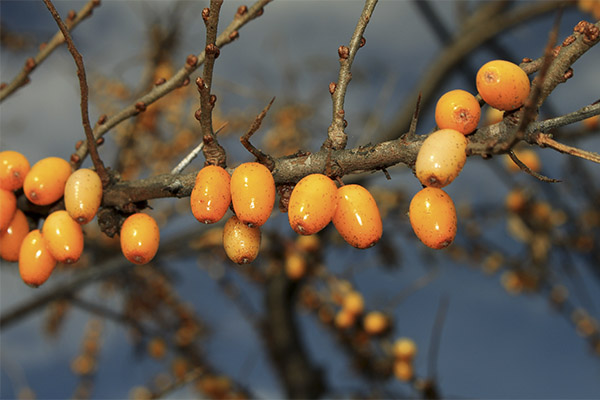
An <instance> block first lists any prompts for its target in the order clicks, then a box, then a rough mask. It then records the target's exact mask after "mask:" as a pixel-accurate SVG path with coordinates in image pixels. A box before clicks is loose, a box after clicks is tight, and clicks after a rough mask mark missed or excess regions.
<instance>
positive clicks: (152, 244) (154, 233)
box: [119, 213, 160, 264]
mask: <svg viewBox="0 0 600 400" xmlns="http://www.w3.org/2000/svg"><path fill="white" fill-rule="evenodd" d="M119 236H120V240H121V251H122V252H123V255H124V256H125V258H127V259H128V260H129V261H131V262H132V263H134V264H146V263H148V262H150V261H151V260H152V259H153V258H154V256H155V255H156V252H157V251H158V244H159V242H160V230H159V229H158V224H157V223H156V221H155V220H154V218H152V217H151V216H149V215H148V214H144V213H136V214H132V215H130V216H129V217H127V219H126V220H125V222H123V225H122V226H121V233H120V235H119Z"/></svg>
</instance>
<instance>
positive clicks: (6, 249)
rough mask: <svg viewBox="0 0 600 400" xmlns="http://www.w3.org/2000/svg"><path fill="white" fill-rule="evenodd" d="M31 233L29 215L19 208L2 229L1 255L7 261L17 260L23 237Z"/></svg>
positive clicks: (0, 232)
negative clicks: (26, 215)
mask: <svg viewBox="0 0 600 400" xmlns="http://www.w3.org/2000/svg"><path fill="white" fill-rule="evenodd" d="M28 233H29V223H28V222H27V217H25V214H23V212H22V211H21V210H19V209H18V208H17V210H16V212H15V215H14V217H13V219H12V221H10V223H9V224H8V227H7V228H6V229H5V230H3V231H0V256H2V258H3V259H5V260H6V261H17V260H18V259H19V249H20V248H21V243H23V239H24V238H25V236H27V234H28Z"/></svg>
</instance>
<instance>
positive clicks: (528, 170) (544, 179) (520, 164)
mask: <svg viewBox="0 0 600 400" xmlns="http://www.w3.org/2000/svg"><path fill="white" fill-rule="evenodd" d="M507 154H508V156H509V157H510V159H511V160H513V162H514V163H515V164H517V166H518V167H519V168H521V171H524V172H526V173H528V174H529V175H531V176H533V177H534V178H537V179H539V180H540V181H542V182H548V183H558V182H561V181H560V180H559V179H552V178H548V177H547V176H544V175H542V174H539V173H537V172H535V171H533V170H532V169H531V168H529V167H528V166H527V165H525V163H524V162H523V161H521V160H519V157H517V155H516V154H515V152H514V151H512V150H509V151H508V153H507Z"/></svg>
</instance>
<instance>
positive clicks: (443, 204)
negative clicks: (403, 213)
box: [409, 187, 456, 249]
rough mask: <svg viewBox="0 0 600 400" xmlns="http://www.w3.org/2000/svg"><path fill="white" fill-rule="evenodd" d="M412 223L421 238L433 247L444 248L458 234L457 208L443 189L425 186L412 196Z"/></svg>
mask: <svg viewBox="0 0 600 400" xmlns="http://www.w3.org/2000/svg"><path fill="white" fill-rule="evenodd" d="M409 217H410V224H411V225H412V228H413V230H414V232H415V234H416V235H417V237H418V238H419V239H421V241H422V242H423V243H424V244H425V245H426V246H428V247H431V248H432V249H443V248H444V247H447V246H449V245H450V243H452V241H453V240H454V237H455V236H456V208H455V207H454V202H453V201H452V199H451V198H450V196H448V194H446V192H444V191H443V190H442V189H438V188H430V187H427V188H424V189H422V190H421V191H420V192H418V193H417V194H415V196H414V197H413V198H412V200H411V202H410V206H409Z"/></svg>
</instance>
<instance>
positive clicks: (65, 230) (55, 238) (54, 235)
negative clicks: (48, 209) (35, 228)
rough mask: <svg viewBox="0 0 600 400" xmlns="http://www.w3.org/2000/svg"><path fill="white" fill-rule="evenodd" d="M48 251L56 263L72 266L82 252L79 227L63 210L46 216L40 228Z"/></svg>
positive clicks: (81, 238)
mask: <svg viewBox="0 0 600 400" xmlns="http://www.w3.org/2000/svg"><path fill="white" fill-rule="evenodd" d="M42 235H43V236H44V240H45V242H46V246H47V247H48V250H49V251H50V253H51V254H52V257H54V258H55V259H56V260H57V261H60V262H64V263H67V264H72V263H74V262H76V261H77V260H79V257H81V253H82V252H83V232H82V231H81V226H80V225H79V224H78V223H77V222H75V220H73V218H71V216H70V215H69V213H68V212H66V211H65V210H60V211H55V212H53V213H52V214H50V215H48V217H47V218H46V220H45V221H44V225H43V226H42Z"/></svg>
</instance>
